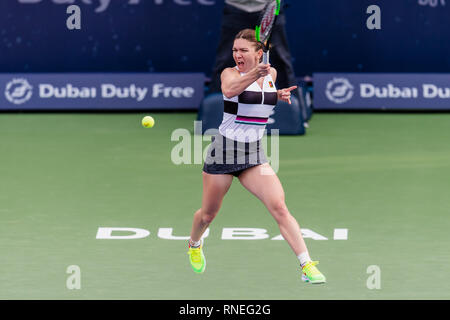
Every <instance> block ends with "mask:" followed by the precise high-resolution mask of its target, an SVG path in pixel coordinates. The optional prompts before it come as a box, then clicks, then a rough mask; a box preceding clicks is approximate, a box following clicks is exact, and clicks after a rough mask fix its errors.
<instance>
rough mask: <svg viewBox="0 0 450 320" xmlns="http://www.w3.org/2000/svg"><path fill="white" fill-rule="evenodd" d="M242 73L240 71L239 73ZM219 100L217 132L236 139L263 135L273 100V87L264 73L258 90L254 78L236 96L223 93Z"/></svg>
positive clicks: (248, 139)
mask: <svg viewBox="0 0 450 320" xmlns="http://www.w3.org/2000/svg"><path fill="white" fill-rule="evenodd" d="M236 69H237V67H236ZM244 74H245V73H243V72H241V76H243V75H244ZM223 103H224V110H223V120H222V123H221V124H220V126H219V132H220V134H221V135H223V136H224V137H226V138H228V139H232V140H237V141H240V142H255V141H257V140H260V139H261V138H262V137H263V135H264V129H265V128H266V124H267V121H268V120H269V117H270V115H272V114H273V108H275V105H276V104H277V88H276V87H275V83H274V81H273V79H272V76H271V75H270V74H268V75H267V76H265V77H264V81H263V87H262V90H261V87H260V86H259V84H258V83H257V82H256V81H255V82H253V83H252V84H251V85H249V86H248V87H247V88H246V89H245V90H244V91H243V92H242V93H241V94H240V95H238V96H234V97H231V98H230V99H228V98H227V97H225V95H224V96H223Z"/></svg>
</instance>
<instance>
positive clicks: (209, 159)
mask: <svg viewBox="0 0 450 320" xmlns="http://www.w3.org/2000/svg"><path fill="white" fill-rule="evenodd" d="M266 162H268V161H267V158H266V155H265V153H264V150H263V148H262V146H261V140H258V141H255V142H239V141H235V140H231V139H228V138H226V137H224V136H223V135H221V134H220V133H218V134H216V135H215V136H212V137H211V145H210V146H209V148H208V154H207V156H206V159H205V163H204V165H203V171H205V172H206V173H211V174H232V175H233V176H235V177H238V176H239V175H240V174H241V173H242V172H243V171H244V170H246V169H248V168H251V167H254V166H257V165H260V164H263V163H266Z"/></svg>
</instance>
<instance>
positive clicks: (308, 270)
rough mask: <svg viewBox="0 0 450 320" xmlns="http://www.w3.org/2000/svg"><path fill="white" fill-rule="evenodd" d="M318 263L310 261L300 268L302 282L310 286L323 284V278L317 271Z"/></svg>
mask: <svg viewBox="0 0 450 320" xmlns="http://www.w3.org/2000/svg"><path fill="white" fill-rule="evenodd" d="M318 264H319V261H310V262H308V263H306V264H305V265H304V266H303V267H302V280H303V281H304V282H309V283H312V284H319V283H325V282H326V279H325V276H324V275H323V274H322V273H321V272H320V271H319V269H317V267H316V265H318Z"/></svg>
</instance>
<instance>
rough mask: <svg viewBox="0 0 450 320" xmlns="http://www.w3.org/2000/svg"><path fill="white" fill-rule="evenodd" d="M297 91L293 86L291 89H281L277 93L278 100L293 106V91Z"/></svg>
mask: <svg viewBox="0 0 450 320" xmlns="http://www.w3.org/2000/svg"><path fill="white" fill-rule="evenodd" d="M294 89H297V86H292V87H289V88H285V89H280V90H278V91H277V94H278V99H280V100H282V101H284V102H288V103H289V104H291V91H292V90H294Z"/></svg>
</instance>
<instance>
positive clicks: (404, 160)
mask: <svg viewBox="0 0 450 320" xmlns="http://www.w3.org/2000/svg"><path fill="white" fill-rule="evenodd" d="M143 115H144V114H129V113H128V114H123V113H121V114H69V113H66V114H53V113H38V114H20V113H19V114H9V113H7V114H1V115H0V164H1V165H0V216H1V223H0V231H1V232H0V251H1V263H0V299H175V300H177V299H193V298H195V299H225V300H227V299H296V300H297V299H449V298H450V280H449V279H450V269H449V267H448V266H449V264H450V254H449V249H448V248H449V245H450V236H449V231H448V230H449V229H450V218H449V213H450V202H449V194H450V182H449V177H450V147H449V141H450V130H449V128H450V114H421V113H415V114H414V113H413V114H393V113H388V114H381V113H376V114H355V113H353V114H352V113H317V114H315V116H314V118H313V121H311V128H310V129H308V133H307V135H305V136H280V138H279V142H280V144H279V171H278V176H279V178H280V180H281V182H282V184H283V186H284V189H285V193H286V203H287V206H288V208H289V210H290V212H291V213H292V214H293V215H294V216H295V217H296V218H297V220H298V221H299V223H300V226H301V227H302V228H305V229H308V230H310V231H311V233H310V234H315V235H320V236H321V237H320V238H321V239H322V240H315V239H313V238H305V240H306V243H307V245H308V247H309V251H310V253H311V257H312V258H313V259H314V260H319V261H320V266H319V267H320V270H321V271H322V272H323V273H324V274H325V275H326V277H327V283H326V284H325V285H318V286H313V285H309V284H305V283H303V282H302V281H301V279H300V273H299V271H298V267H297V265H298V260H297V258H296V257H295V255H294V254H293V253H292V252H291V250H290V248H289V247H288V245H287V243H285V241H284V240H281V241H280V240H272V239H273V238H276V237H277V236H278V235H279V234H280V232H279V230H278V227H277V225H276V223H275V221H274V220H273V218H272V217H271V216H270V214H269V213H268V211H267V210H266V209H265V207H264V206H263V205H262V203H260V202H259V200H257V199H256V198H254V197H253V196H252V195H251V194H250V193H249V192H247V191H246V190H245V189H244V188H243V187H242V186H241V185H240V184H239V182H238V180H237V179H235V181H234V183H233V185H232V187H231V189H230V191H229V193H228V194H227V196H226V197H225V200H224V204H223V207H222V209H221V211H220V213H219V215H218V216H217V218H216V219H215V220H214V222H213V224H212V225H211V227H210V233H209V236H208V237H207V238H206V240H205V247H204V251H205V254H206V258H207V268H206V271H205V273H204V274H202V275H198V274H195V273H193V272H192V270H191V267H190V265H189V261H188V256H187V254H186V252H187V248H186V241H185V240H170V239H163V238H162V237H160V236H158V232H161V234H167V232H168V231H167V230H168V229H167V228H172V233H171V236H177V237H183V236H188V235H189V232H190V229H191V223H192V215H193V213H194V212H195V210H197V209H198V208H199V206H200V205H201V192H202V177H201V169H202V165H201V164H181V165H175V164H174V163H173V161H172V160H171V154H172V150H173V148H174V147H175V146H176V145H177V143H178V142H177V141H171V135H172V133H173V132H174V131H175V130H176V129H179V128H185V129H187V130H188V131H189V132H191V133H192V132H193V127H194V120H195V118H196V114H195V113H160V114H157V113H155V114H152V116H153V117H154V118H155V120H156V124H155V127H154V128H151V129H144V128H142V126H141V125H140V121H141V118H142V117H143ZM191 142H192V145H191V147H192V150H194V147H193V145H194V136H192V141H191ZM268 142H269V145H270V138H269V139H268ZM208 144H209V142H207V141H204V142H203V147H204V148H206V146H207V145H208ZM269 149H270V148H269ZM268 153H269V154H270V152H269V150H268ZM191 158H192V161H194V155H193V154H192V157H191ZM99 228H138V229H144V230H147V231H149V232H150V234H149V235H148V236H146V237H144V238H140V239H97V233H98V231H99ZM161 228H166V229H162V231H161ZM224 228H259V229H265V233H266V234H267V235H268V237H266V238H265V239H259V240H244V239H232V240H228V239H223V232H224ZM335 229H347V236H346V237H345V238H346V239H342V240H335V235H334V232H335ZM164 232H166V233H164ZM114 234H115V235H117V236H120V235H122V236H123V235H130V234H132V233H130V232H128V233H127V232H122V233H121V232H118V231H117V232H116V233H114ZM161 234H160V235H161ZM323 238H326V240H325V239H323ZM72 265H76V266H79V268H80V272H81V275H80V283H81V288H80V289H78V290H77V289H74V290H69V289H68V288H67V284H66V282H67V279H68V278H69V277H70V276H71V275H70V274H68V273H67V268H68V267H69V266H72ZM369 266H378V267H379V270H380V271H381V273H380V277H379V281H380V282H379V284H380V288H379V289H369V288H368V286H367V281H368V278H369V277H371V273H368V272H367V270H368V267H369Z"/></svg>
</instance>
